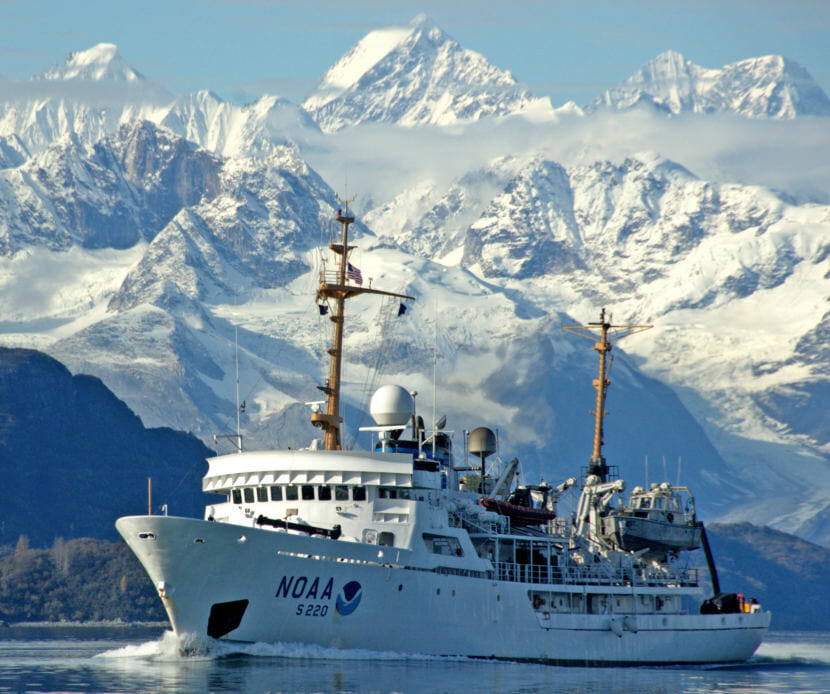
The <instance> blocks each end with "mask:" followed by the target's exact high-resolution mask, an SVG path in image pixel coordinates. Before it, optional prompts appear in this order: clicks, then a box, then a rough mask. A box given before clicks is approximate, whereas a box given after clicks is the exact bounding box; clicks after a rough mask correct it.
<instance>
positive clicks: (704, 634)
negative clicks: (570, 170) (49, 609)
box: [116, 205, 770, 665]
mask: <svg viewBox="0 0 830 694" xmlns="http://www.w3.org/2000/svg"><path fill="white" fill-rule="evenodd" d="M337 219H338V221H339V222H340V224H341V230H342V233H341V237H340V239H339V241H338V242H337V243H334V242H333V243H332V244H330V248H331V250H332V251H333V252H334V254H335V256H336V257H337V259H338V262H337V269H336V271H335V272H333V273H331V274H329V273H328V272H327V271H326V270H325V269H324V270H323V272H322V273H321V278H320V284H319V288H318V293H317V298H318V302H319V305H320V306H321V307H325V309H324V308H321V313H328V315H330V317H331V319H332V323H333V339H332V346H331V348H330V350H329V355H330V358H331V361H330V369H329V375H328V380H327V382H326V384H325V385H324V386H321V389H322V390H323V392H324V393H325V394H326V402H325V405H326V408H325V412H321V411H319V410H318V411H315V412H313V413H312V422H313V423H314V424H315V425H317V426H318V427H320V428H321V429H322V430H323V434H324V438H323V441H322V443H323V445H322V447H321V446H320V445H319V443H320V442H317V443H316V444H315V445H312V446H311V447H310V448H308V449H304V450H284V451H262V452H242V451H241V450H238V451H237V452H235V453H233V454H230V455H223V456H217V457H215V458H212V459H210V460H209V461H208V463H209V469H208V472H207V474H206V475H205V477H204V480H203V490H204V491H205V492H209V493H214V494H217V495H218V497H217V498H218V499H219V500H218V501H217V502H216V503H213V504H211V505H209V506H208V507H207V508H206V509H205V517H204V519H185V518H176V517H168V516H134V517H126V518H121V519H119V520H118V522H117V524H116V525H117V527H118V530H119V532H120V533H121V534H122V535H123V537H124V539H125V540H126V541H127V543H128V544H129V546H130V547H131V548H132V549H133V551H134V552H135V553H136V555H137V556H138V558H139V560H140V561H141V562H142V564H143V565H144V567H145V568H146V569H147V572H148V573H149V575H150V576H151V578H152V579H153V581H154V583H155V585H156V586H157V589H158V591H159V595H160V597H161V599H162V601H163V603H164V606H165V608H166V610H167V614H168V615H169V618H170V622H171V624H172V626H173V629H174V631H175V632H176V633H179V634H182V633H195V634H199V635H204V636H210V637H213V638H226V639H232V640H240V641H291V642H304V643H315V644H321V645H324V646H334V647H341V648H363V649H373V650H379V651H390V650H391V651H398V652H404V653H413V652H414V653H427V654H438V655H466V656H472V657H487V658H508V659H517V660H533V661H543V662H555V663H569V664H601V665H611V664H642V663H693V662H699V663H705V662H735V661H742V660H745V659H746V658H748V657H749V656H750V655H752V653H753V652H754V651H755V649H756V648H757V646H758V644H759V643H760V641H761V638H762V637H763V634H764V633H765V631H766V629H767V627H768V626H769V621H770V615H769V613H768V612H764V611H762V610H761V608H760V606H759V605H757V604H753V603H752V602H751V601H745V600H743V599H742V598H738V597H737V596H724V595H722V594H721V595H718V596H715V599H711V600H708V601H706V602H705V603H704V604H703V607H702V609H701V605H700V602H701V599H702V598H703V597H705V595H703V591H704V590H705V586H706V580H705V579H706V576H705V575H702V574H706V573H708V574H709V575H710V576H711V580H712V585H713V587H714V588H715V592H716V593H719V586H718V581H717V573H716V570H715V568H714V561H713V558H712V556H711V552H710V551H709V548H708V542H707V541H706V536H705V530H704V529H703V526H702V524H701V523H700V522H699V521H698V520H697V518H696V517H695V513H694V506H693V499H691V495H690V494H689V493H688V490H685V488H683V489H681V488H677V487H670V486H669V485H667V484H665V485H655V486H654V487H653V488H650V489H648V490H646V489H641V488H635V489H634V490H633V492H632V495H631V497H630V499H629V502H628V503H627V504H624V505H620V504H619V503H616V504H615V501H616V500H617V496H618V495H619V494H620V493H621V492H622V491H623V489H624V483H623V481H622V480H619V479H616V477H615V475H614V474H613V471H612V469H611V468H610V467H609V466H608V465H607V464H606V461H605V459H604V457H603V455H602V450H601V445H602V417H603V415H604V410H603V407H604V401H605V391H606V388H607V386H608V383H609V380H608V376H607V367H608V366H610V364H607V362H606V355H607V353H608V351H609V350H610V349H611V345H610V342H609V341H608V334H609V332H611V333H613V331H614V329H615V328H616V326H612V325H611V323H610V320H608V321H606V318H605V313H604V311H603V313H602V315H601V319H600V323H597V324H591V325H590V326H585V328H584V330H586V331H588V332H592V331H599V333H600V339H599V341H598V342H597V345H596V346H595V349H597V351H598V352H599V354H600V371H599V376H598V379H597V381H595V387H596V388H597V409H596V412H595V416H596V427H595V438H594V447H593V451H592V455H591V458H590V462H589V467H588V471H587V473H586V474H585V475H584V478H583V479H581V480H577V479H576V478H570V479H568V480H565V481H564V482H563V483H562V484H560V485H558V486H555V487H553V486H550V485H545V484H540V485H524V486H521V487H516V488H514V485H513V482H514V478H515V471H516V469H517V461H516V460H515V459H513V460H511V461H509V462H507V463H505V464H503V465H501V466H500V467H499V466H498V465H496V464H493V465H491V466H490V469H489V470H488V468H487V460H486V459H487V458H488V457H490V456H492V455H493V454H494V453H496V452H497V448H498V442H497V440H496V436H495V434H494V433H493V432H492V431H491V430H489V429H487V428H485V427H480V428H479V429H476V430H474V431H473V432H472V433H471V434H470V435H469V437H465V441H464V444H465V445H464V451H463V454H461V455H458V454H457V452H456V451H454V449H453V437H452V435H451V434H450V433H449V431H448V430H446V428H445V423H444V422H438V423H436V424H435V425H434V426H433V429H432V430H431V431H427V430H426V428H425V426H424V423H423V419H422V418H421V417H420V416H419V415H418V413H417V411H416V410H415V402H414V398H413V397H412V395H411V394H410V393H409V392H408V391H406V390H405V389H404V388H402V387H399V386H394V385H387V386H383V387H382V388H380V389H379V390H378V391H377V392H376V393H375V395H374V396H373V398H372V403H371V406H370V411H371V414H372V416H373V418H374V420H375V426H372V427H367V429H369V430H370V431H372V432H373V436H376V438H377V443H376V445H374V446H373V450H371V451H350V450H343V446H342V437H341V424H342V421H341V419H340V411H339V408H340V384H341V368H342V361H341V357H342V346H343V329H344V317H345V312H344V307H345V301H346V300H347V299H348V298H350V297H351V296H355V295H357V294H361V293H374V294H384V295H387V296H394V297H399V298H401V299H407V300H409V299H411V297H407V296H405V295H401V294H394V293H392V292H383V291H380V290H375V289H371V288H369V287H365V288H364V287H363V286H362V279H361V278H360V277H359V273H358V272H355V268H353V266H352V265H351V264H350V262H349V258H348V256H349V251H350V250H351V247H350V246H349V241H348V228H349V225H350V224H351V223H353V222H354V218H353V217H352V216H351V215H350V214H349V211H348V205H346V207H345V210H341V211H338V215H337ZM621 327H623V328H625V329H627V330H628V332H631V331H633V330H634V329H644V328H645V327H646V326H621ZM571 329H572V330H575V329H576V326H572V327H571ZM580 329H581V327H580ZM471 456H472V461H470V460H469V458H470V457H471ZM569 490H571V491H569ZM564 494H572V495H575V496H577V495H578V499H577V501H576V511H575V513H573V514H570V515H562V514H560V511H559V508H558V505H557V500H559V499H560V497H562V496H563V495H564ZM701 543H702V545H703V547H704V550H705V552H706V556H707V561H708V565H709V570H708V572H702V571H701V570H700V569H699V568H697V566H696V564H695V563H693V562H691V561H690V560H689V557H690V556H691V555H690V554H689V551H690V550H693V549H695V548H697V547H698V546H699V545H700V544H701Z"/></svg>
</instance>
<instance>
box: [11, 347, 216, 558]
mask: <svg viewBox="0 0 830 694" xmlns="http://www.w3.org/2000/svg"><path fill="white" fill-rule="evenodd" d="M210 454H211V451H210V450H209V449H208V448H207V447H205V445H204V444H203V443H202V442H201V441H199V440H198V439H197V438H195V437H193V436H190V435H188V434H184V433H181V432H176V431H173V430H171V429H166V428H159V429H145V428H144V426H143V424H142V423H141V420H140V419H139V418H138V417H137V416H136V415H135V414H133V412H132V411H131V410H130V409H129V408H128V407H127V406H126V405H125V404H124V403H123V402H121V401H120V400H119V399H118V398H116V397H115V395H113V394H112V392H110V391H109V390H108V389H107V387H106V386H105V385H104V384H103V383H102V382H101V381H100V380H99V379H98V378H95V377H92V376H83V375H79V376H73V375H72V374H71V373H70V372H69V371H68V370H67V369H66V367H64V366H63V365H62V364H61V363H60V362H58V361H56V360H54V359H52V358H51V357H48V356H47V355H45V354H42V353H40V352H36V351H33V350H27V349H7V348H0V475H2V479H3V489H4V495H3V496H4V499H3V504H2V507H1V510H0V545H1V544H10V545H15V544H16V543H17V540H18V538H19V537H20V536H21V535H26V536H28V539H29V542H30V544H31V545H32V546H48V545H51V544H52V542H53V540H54V539H55V538H56V537H65V538H71V537H82V536H83V537H97V538H107V539H115V538H117V537H118V536H117V533H116V532H115V528H114V526H113V523H114V522H115V519H116V518H118V517H119V516H123V515H129V514H140V513H146V512H147V478H148V477H152V480H153V484H152V489H153V496H152V498H153V505H154V507H155V508H156V509H158V507H159V506H160V505H161V504H164V503H166V504H168V506H169V509H170V513H171V514H176V515H197V516H201V515H202V513H203V508H204V505H205V503H207V500H208V499H209V498H210V497H208V496H207V495H204V494H202V493H201V491H200V489H201V477H202V475H203V474H204V472H205V470H206V463H205V458H206V457H207V456H209V455H210Z"/></svg>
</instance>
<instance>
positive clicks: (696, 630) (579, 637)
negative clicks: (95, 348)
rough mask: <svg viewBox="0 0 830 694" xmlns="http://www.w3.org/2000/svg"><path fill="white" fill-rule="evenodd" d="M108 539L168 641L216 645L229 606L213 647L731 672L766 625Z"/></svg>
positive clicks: (286, 558) (178, 532)
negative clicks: (149, 583) (142, 584)
mask: <svg viewBox="0 0 830 694" xmlns="http://www.w3.org/2000/svg"><path fill="white" fill-rule="evenodd" d="M117 528H118V530H119V532H120V533H121V534H122V536H123V537H124V539H125V540H126V542H127V544H128V545H129V546H130V547H131V549H132V550H133V551H134V552H135V554H136V555H137V557H138V559H139V560H140V561H141V563H142V564H143V565H144V567H145V569H146V570H147V572H148V574H149V575H150V577H151V579H152V580H153V582H154V584H155V585H156V586H157V588H158V589H159V592H160V594H162V602H163V603H164V606H165V609H166V610H167V614H168V616H169V618H170V622H171V625H172V627H173V630H174V631H175V632H176V633H177V634H180V635H181V634H197V635H207V634H208V631H209V628H210V627H211V626H212V628H213V633H214V634H216V633H217V619H216V617H217V614H219V612H221V611H222V609H224V607H223V606H227V605H231V606H232V607H233V610H236V614H235V615H231V618H230V621H228V620H227V619H226V620H225V623H224V628H225V629H227V627H228V626H231V627H233V628H231V629H230V630H228V631H227V633H224V634H222V637H223V638H226V639H229V640H234V641H245V642H298V643H309V644H318V645H320V646H325V647H336V648H346V649H368V650H375V651H393V652H398V653H421V654H429V655H461V656H469V657H478V658H500V659H509V660H531V661H538V662H548V663H557V664H571V665H642V664H647V663H649V664H670V663H726V662H741V661H744V660H746V659H747V658H749V657H750V656H751V655H752V654H753V653H754V651H755V649H756V648H757V647H758V645H759V644H760V642H761V639H762V638H763V635H764V633H765V632H766V629H767V628H768V626H769V619H770V615H769V613H768V612H765V613H761V612H758V613H753V614H716V615H699V614H667V615H659V614H641V615H636V616H634V615H627V616H623V615H613V614H552V613H540V612H538V611H535V610H534V608H533V606H532V605H531V602H530V600H529V591H530V590H531V589H533V588H536V589H550V588H551V586H550V585H545V586H533V585H532V584H527V583H516V582H505V581H494V580H489V579H484V578H475V577H470V576H462V575H454V574H437V573H435V572H432V571H423V570H417V569H409V568H401V567H398V566H395V565H394V559H395V554H394V549H393V548H383V549H381V548H378V547H375V546H369V547H367V546H366V545H362V544H360V543H349V542H343V541H339V542H338V541H335V540H327V539H321V538H311V537H304V536H297V535H293V534H289V533H283V532H274V531H269V530H262V529H257V528H254V527H251V528H246V527H243V526H237V525H230V524H225V523H214V522H207V521H201V520H192V519H185V518H174V517H165V516H134V517H127V518H121V519H119V521H118V523H117ZM337 556H340V559H339V560H338V559H337ZM216 606H218V607H216ZM212 610H213V613H212ZM217 611H219V612H217ZM240 612H241V613H240ZM226 617H227V615H225V618H226ZM237 618H238V619H237ZM221 621H222V620H221V619H220V620H219V622H221ZM219 631H222V628H220V629H219Z"/></svg>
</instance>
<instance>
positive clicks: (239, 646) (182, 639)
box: [96, 631, 467, 662]
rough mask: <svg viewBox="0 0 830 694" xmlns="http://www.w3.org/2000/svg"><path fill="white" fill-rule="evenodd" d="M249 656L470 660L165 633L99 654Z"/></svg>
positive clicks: (155, 657) (196, 657) (163, 657)
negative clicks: (221, 639) (143, 641)
mask: <svg viewBox="0 0 830 694" xmlns="http://www.w3.org/2000/svg"><path fill="white" fill-rule="evenodd" d="M239 655H246V656H251V657H256V658H293V659H309V660H388V661H396V660H397V661H400V660H438V661H442V662H447V661H455V660H459V661H460V660H467V659H466V658H464V657H460V656H459V657H446V656H434V655H422V654H418V653H396V652H392V651H371V650H366V649H360V648H356V649H342V648H334V647H326V646H317V645H314V644H303V643H281V642H278V643H239V642H233V641H218V640H216V639H212V638H210V637H207V636H196V635H194V634H182V635H181V636H176V634H174V633H173V632H172V631H166V632H164V634H162V635H161V638H159V639H157V640H155V641H148V642H147V643H142V644H136V645H129V646H123V647H121V648H114V649H112V650H109V651H105V652H103V653H99V654H98V655H97V656H96V657H97V658H110V659H119V658H121V659H143V660H152V661H155V662H164V661H176V660H214V659H217V658H225V657H230V656H239Z"/></svg>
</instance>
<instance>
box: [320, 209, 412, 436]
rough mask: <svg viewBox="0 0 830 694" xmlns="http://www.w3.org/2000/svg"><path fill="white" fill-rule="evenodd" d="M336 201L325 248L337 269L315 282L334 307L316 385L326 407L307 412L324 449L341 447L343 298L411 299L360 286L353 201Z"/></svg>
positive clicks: (326, 300)
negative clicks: (335, 226)
mask: <svg viewBox="0 0 830 694" xmlns="http://www.w3.org/2000/svg"><path fill="white" fill-rule="evenodd" d="M337 201H338V202H339V203H340V204H341V205H342V207H341V208H339V209H338V210H337V214H336V216H335V219H336V220H337V221H338V222H340V243H335V241H334V239H333V238H332V239H331V240H330V242H329V249H331V251H332V252H333V253H334V254H335V255H336V256H337V269H336V270H335V271H334V272H331V271H327V270H326V269H325V268H323V269H322V270H321V271H320V282H319V284H318V286H317V303H318V304H320V302H326V303H327V304H328V302H329V301H333V304H334V310H333V311H332V312H331V313H329V319H330V320H331V321H332V324H333V330H332V339H331V347H329V349H328V350H327V351H328V354H329V376H328V378H327V379H326V384H325V385H323V386H317V388H319V389H320V390H321V391H323V392H324V393H325V394H326V411H325V412H312V413H311V423H312V424H313V425H314V426H316V427H319V428H320V429H322V430H323V432H324V438H323V445H324V447H325V449H326V450H327V451H339V450H341V449H342V437H341V432H340V426H341V423H342V422H343V418H342V417H341V416H340V387H341V373H342V367H343V361H342V358H343V328H344V319H345V306H346V299H351V298H352V297H354V296H357V295H358V294H380V295H383V296H396V297H398V298H400V299H410V300H412V301H414V300H415V298H414V297H412V296H406V295H405V294H396V293H394V292H384V291H381V290H379V289H372V288H370V287H364V286H363V278H362V276H361V274H360V271H359V270H358V269H357V268H355V267H354V266H352V265H351V264H350V263H349V253H350V252H351V251H352V249H353V248H354V246H350V245H349V225H350V224H353V223H354V216H353V215H352V214H350V212H349V203H350V202H353V201H354V198H350V199H346V200H344V199H341V198H340V197H339V196H338V197H337Z"/></svg>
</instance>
